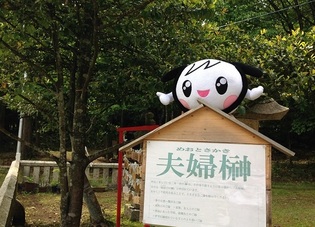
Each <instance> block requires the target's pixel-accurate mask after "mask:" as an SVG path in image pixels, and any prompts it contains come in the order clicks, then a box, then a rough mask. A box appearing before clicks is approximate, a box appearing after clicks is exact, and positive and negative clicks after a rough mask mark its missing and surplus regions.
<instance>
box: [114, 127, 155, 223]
mask: <svg viewBox="0 0 315 227" xmlns="http://www.w3.org/2000/svg"><path fill="white" fill-rule="evenodd" d="M157 127H159V125H143V126H133V127H119V128H117V132H118V133H119V134H118V142H119V143H122V142H124V134H125V133H126V132H136V131H152V130H154V129H156V128H157ZM122 175H123V153H122V152H121V151H118V176H117V178H118V179H117V212H116V227H120V213H121V196H122ZM145 226H147V225H145Z"/></svg>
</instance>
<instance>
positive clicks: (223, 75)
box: [156, 59, 264, 113]
mask: <svg viewBox="0 0 315 227" xmlns="http://www.w3.org/2000/svg"><path fill="white" fill-rule="evenodd" d="M262 74H263V72H262V71H261V70H260V69H258V68H255V67H252V66H249V65H246V64H242V63H228V62H224V61H221V60H216V59H205V60H200V61H197V62H194V63H193V64H191V65H188V66H181V67H178V68H175V69H173V70H172V71H170V72H168V73H166V74H165V75H164V76H163V77H162V81H163V82H167V81H169V80H172V79H174V80H175V83H174V87H173V91H172V92H170V93H168V94H164V93H162V92H157V93H156V94H157V96H158V97H159V99H160V102H161V103H162V104H163V105H168V104H170V103H171V102H173V101H174V100H175V102H176V103H177V104H179V106H180V107H181V109H182V110H183V111H187V110H190V109H193V108H196V107H197V106H198V105H200V104H199V102H198V100H203V102H204V103H206V104H208V105H210V106H212V107H215V108H218V109H220V110H223V111H224V112H226V113H230V112H232V111H233V110H235V109H236V108H237V107H238V105H239V104H240V103H241V102H242V100H243V99H244V98H247V99H249V100H255V99H257V98H258V97H260V96H261V94H262V93H263V91H264V89H263V87H262V86H258V87H256V88H253V89H251V90H250V89H248V84H247V79H246V75H250V76H254V77H261V76H262Z"/></svg>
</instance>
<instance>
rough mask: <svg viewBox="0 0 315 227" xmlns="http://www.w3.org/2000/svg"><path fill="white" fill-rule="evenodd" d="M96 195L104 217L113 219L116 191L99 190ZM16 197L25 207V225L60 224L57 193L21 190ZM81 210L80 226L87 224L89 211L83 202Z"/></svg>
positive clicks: (58, 196)
mask: <svg viewBox="0 0 315 227" xmlns="http://www.w3.org/2000/svg"><path fill="white" fill-rule="evenodd" d="M96 196H97V198H98V200H99V203H100V204H101V207H102V210H103V211H104V212H105V217H106V219H110V220H111V221H113V220H114V217H115V215H116V196H117V194H116V191H108V192H100V193H96ZM17 199H18V200H19V201H20V202H21V203H22V205H23V206H24V208H25V216H26V217H25V218H26V222H27V226H60V210H59V204H60V195H59V194H53V193H35V194H27V193H24V192H21V193H19V194H18V195H17ZM82 212H83V214H82V220H81V222H82V226H87V225H88V223H89V213H88V210H87V207H86V206H85V204H83V211H82Z"/></svg>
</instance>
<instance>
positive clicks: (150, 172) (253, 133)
mask: <svg viewBox="0 0 315 227" xmlns="http://www.w3.org/2000/svg"><path fill="white" fill-rule="evenodd" d="M137 144H142V145H141V152H142V153H141V157H142V160H141V162H139V163H140V165H139V167H141V171H140V172H141V173H140V178H137V180H138V181H140V182H141V183H140V189H141V193H138V194H139V197H140V201H139V203H140V221H142V222H143V223H145V224H152V225H160V226H181V227H182V226H184V227H185V226H271V148H272V147H273V148H275V149H277V150H278V151H281V152H283V153H284V154H286V155H289V156H292V155H294V152H292V151H290V150H289V149H287V148H285V147H284V146H282V145H280V144H279V143H277V142H275V141H273V140H272V139H270V138H268V137H266V136H264V135H262V134H261V133H259V132H258V131H257V130H255V129H253V128H251V127H249V126H247V125H246V124H244V123H242V122H240V121H239V120H237V119H235V117H233V116H231V115H228V114H225V113H224V112H222V111H220V110H217V109H213V108H211V107H209V106H206V105H200V107H198V108H196V109H193V110H190V111H188V112H186V113H184V114H183V115H181V116H179V117H177V118H175V119H173V120H172V121H170V122H168V123H166V124H164V125H162V126H160V127H159V128H157V129H155V130H153V131H151V132H149V133H147V134H146V135H144V136H142V137H140V138H138V139H136V140H134V141H133V142H131V143H129V144H127V145H125V146H123V147H121V148H120V152H127V151H128V150H130V149H131V148H132V147H134V146H135V145H137Z"/></svg>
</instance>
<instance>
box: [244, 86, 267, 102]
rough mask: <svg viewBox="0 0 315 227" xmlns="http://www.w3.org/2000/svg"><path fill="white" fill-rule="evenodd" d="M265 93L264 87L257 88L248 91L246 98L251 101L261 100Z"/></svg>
mask: <svg viewBox="0 0 315 227" xmlns="http://www.w3.org/2000/svg"><path fill="white" fill-rule="evenodd" d="M263 92H264V88H263V87H262V86H258V87H255V88H253V89H251V90H250V89H248V90H247V93H246V96H245V98H246V99H249V100H255V99H257V98H259V97H260V96H261V95H262V93H263Z"/></svg>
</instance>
